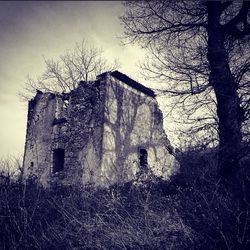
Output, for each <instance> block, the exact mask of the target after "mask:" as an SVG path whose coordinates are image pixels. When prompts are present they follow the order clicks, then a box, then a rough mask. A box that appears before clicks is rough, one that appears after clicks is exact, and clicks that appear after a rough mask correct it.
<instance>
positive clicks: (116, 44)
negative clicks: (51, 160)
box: [0, 1, 144, 157]
mask: <svg viewBox="0 0 250 250" xmlns="http://www.w3.org/2000/svg"><path fill="white" fill-rule="evenodd" d="M123 11H124V9H123V6H122V4H121V2H119V1H110V2H109V1H100V2H98V1H91V2H87V1H82V2H79V1H77V2H71V1H68V2H50V1H43V2H37V1H29V2H25V1H20V2H19V1H16V2H14V1H10V2H0V38H1V43H0V55H1V60H0V118H1V123H0V124H1V129H0V157H3V156H6V155H8V154H10V155H13V154H14V155H17V154H22V153H23V150H24V141H25V130H26V116H27V110H26V104H25V103H22V102H20V98H19V97H18V95H17V93H18V92H19V91H20V90H22V88H23V85H24V82H25V78H26V76H27V75H30V76H32V77H35V76H36V75H40V74H41V73H42V72H43V71H44V69H45V64H44V60H43V56H44V57H46V58H56V57H58V56H59V55H61V54H63V53H64V51H65V50H66V49H70V48H73V47H74V44H75V43H76V42H80V41H81V40H82V39H87V40H88V41H90V42H91V43H93V44H94V45H95V46H97V47H102V48H103V50H104V51H105V56H106V58H107V59H108V60H111V61H112V60H113V59H114V58H117V59H118V60H119V61H120V63H121V67H120V68H119V70H120V71H122V72H123V73H125V74H127V75H129V76H131V77H132V78H134V79H136V80H139V81H141V78H140V77H139V73H138V68H137V67H136V64H137V63H138V60H140V59H143V56H144V53H143V51H142V50H140V49H139V47H136V46H132V45H129V46H125V47H124V46H123V45H122V44H121V40H120V39H119V37H120V36H121V35H122V26H121V25H120V20H119V16H120V15H121V14H122V13H123Z"/></svg>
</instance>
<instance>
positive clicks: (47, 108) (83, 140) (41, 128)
mask: <svg viewBox="0 0 250 250" xmlns="http://www.w3.org/2000/svg"><path fill="white" fill-rule="evenodd" d="M102 88H103V87H101V85H100V83H99V82H98V81H96V82H88V83H86V82H81V83H80V84H79V87H78V88H77V89H75V90H73V91H72V92H70V93H68V94H62V95H55V94H52V93H41V92H39V93H38V94H37V95H36V97H35V98H34V99H33V100H31V101H30V103H29V112H28V124H27V133H26V145H25V154H24V167H25V176H26V177H28V176H31V175H33V176H35V177H37V178H38V179H39V181H40V182H41V183H42V184H43V185H44V186H48V185H50V184H52V183H58V182H60V183H61V184H63V185H72V184H74V185H82V184H84V185H85V184H91V183H93V182H97V181H98V167H99V166H100V158H101V156H100V155H101V146H102V133H103V132H102V130H103V115H104V111H103V108H102V107H104V104H103V103H104V102H103V100H102V98H103V96H104V95H103V90H102ZM57 149H63V150H64V169H63V171H59V172H54V171H53V151H54V150H57Z"/></svg>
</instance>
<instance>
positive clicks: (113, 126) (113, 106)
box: [101, 76, 177, 185]
mask: <svg viewBox="0 0 250 250" xmlns="http://www.w3.org/2000/svg"><path fill="white" fill-rule="evenodd" d="M106 83H107V88H106V89H107V90H106V98H105V118H104V131H103V154H102V166H101V169H102V174H103V179H104V183H105V180H106V182H107V183H108V185H110V184H113V183H116V182H124V181H128V180H131V179H134V178H135V177H136V175H137V174H139V173H140V171H141V170H142V169H141V166H140V163H139V154H140V153H139V151H140V149H142V148H143V149H146V150H147V153H148V168H150V170H152V172H153V173H154V174H155V175H158V176H162V177H163V178H164V179H168V178H169V177H170V175H171V174H172V172H173V171H174V170H175V167H176V166H177V164H176V160H175V158H174V156H173V155H172V154H170V152H169V151H171V150H172V148H171V145H170V142H169V140H168V139H167V136H166V134H165V131H164V129H163V118H162V112H161V111H160V109H159V107H158V104H157V101H156V99H155V98H153V97H150V96H148V95H146V94H144V93H142V92H140V91H139V90H136V89H133V88H132V87H130V86H127V85H126V84H124V83H123V82H121V81H119V80H118V79H116V78H115V77H112V76H107V79H106Z"/></svg>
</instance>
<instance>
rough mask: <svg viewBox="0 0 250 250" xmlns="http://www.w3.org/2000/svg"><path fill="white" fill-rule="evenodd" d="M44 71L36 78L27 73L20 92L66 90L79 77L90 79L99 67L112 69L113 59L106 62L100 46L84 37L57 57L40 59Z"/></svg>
mask: <svg viewBox="0 0 250 250" xmlns="http://www.w3.org/2000/svg"><path fill="white" fill-rule="evenodd" d="M44 61H45V64H46V70H45V72H44V73H43V74H42V75H41V76H39V77H37V78H36V79H33V78H31V77H30V76H28V77H27V82H26V84H25V88H24V91H23V92H22V93H20V95H21V96H22V97H24V99H26V100H27V99H29V98H30V97H32V96H33V95H34V93H35V91H36V90H37V89H38V90H41V91H51V92H69V91H71V90H73V89H75V88H76V87H77V86H78V83H79V81H81V80H83V81H89V80H93V79H94V78H95V76H96V75H98V74H100V73H102V72H103V71H109V70H114V69H115V68H117V67H118V63H117V61H114V62H113V64H108V62H107V60H106V59H104V57H103V51H102V49H99V48H97V47H94V46H92V45H89V44H88V43H87V42H86V41H84V40H83V41H82V42H81V43H76V44H75V47H74V49H72V50H68V51H66V52H65V53H64V54H63V55H62V56H60V57H59V59H58V60H55V59H44Z"/></svg>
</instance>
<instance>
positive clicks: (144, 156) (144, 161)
mask: <svg viewBox="0 0 250 250" xmlns="http://www.w3.org/2000/svg"><path fill="white" fill-rule="evenodd" d="M139 162H140V167H142V168H146V167H147V166H148V152H147V150H146V149H145V148H140V151H139Z"/></svg>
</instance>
